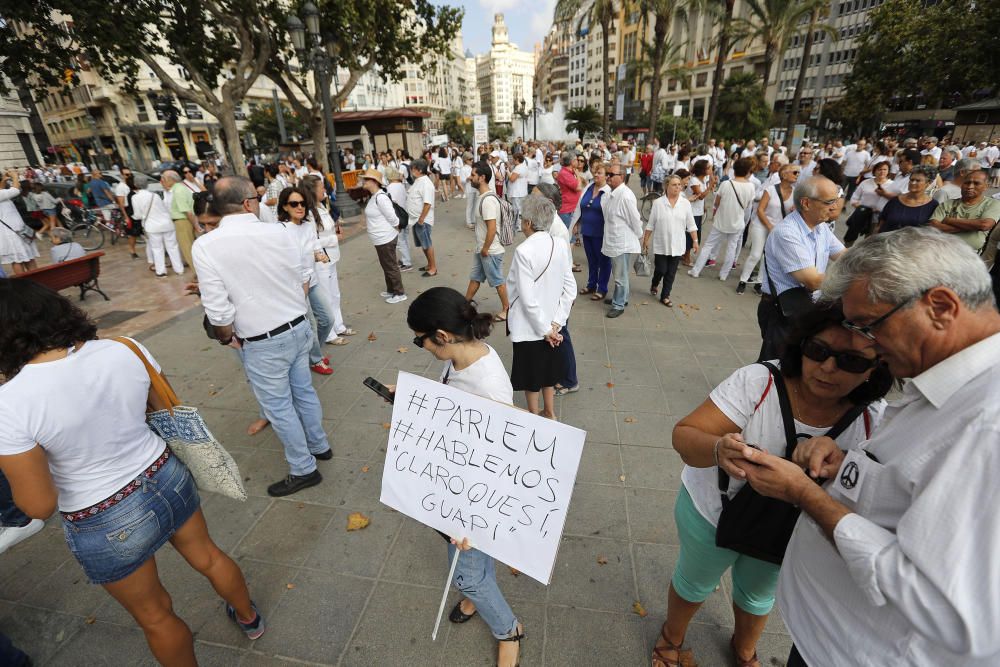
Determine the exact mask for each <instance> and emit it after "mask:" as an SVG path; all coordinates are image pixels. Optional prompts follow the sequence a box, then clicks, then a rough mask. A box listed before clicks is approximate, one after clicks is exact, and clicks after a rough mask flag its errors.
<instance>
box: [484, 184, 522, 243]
mask: <svg viewBox="0 0 1000 667" xmlns="http://www.w3.org/2000/svg"><path fill="white" fill-rule="evenodd" d="M488 194H489V196H490V197H495V198H496V200H497V203H498V204H499V205H500V215H499V216H497V217H498V219H497V239H498V240H499V241H500V245H503V246H509V245H512V244H513V243H514V233H515V232H516V230H517V225H518V217H519V216H518V214H517V209H516V208H514V205H513V204H511V203H510V202H509V201H507V200H506V199H501V198H500V197H497V196H496V195H495V194H493V193H492V192H490V193H488ZM479 217H480V218H482V217H483V203H482V202H479Z"/></svg>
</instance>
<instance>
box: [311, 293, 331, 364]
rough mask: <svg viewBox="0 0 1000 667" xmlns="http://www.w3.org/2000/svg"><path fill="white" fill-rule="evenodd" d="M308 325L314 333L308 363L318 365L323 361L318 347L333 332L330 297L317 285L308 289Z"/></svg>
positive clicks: (321, 351) (321, 352)
mask: <svg viewBox="0 0 1000 667" xmlns="http://www.w3.org/2000/svg"><path fill="white" fill-rule="evenodd" d="M309 323H310V324H311V325H312V329H313V331H314V334H313V341H312V347H311V348H310V350H309V363H310V364H318V363H320V362H321V361H323V350H322V349H321V348H320V345H321V344H322V343H325V342H326V337H327V336H329V335H330V332H331V331H333V311H332V310H331V309H330V297H329V295H328V294H327V292H326V288H324V287H321V286H320V285H319V284H318V283H317V284H316V285H313V286H312V287H310V288H309ZM314 323H315V324H314Z"/></svg>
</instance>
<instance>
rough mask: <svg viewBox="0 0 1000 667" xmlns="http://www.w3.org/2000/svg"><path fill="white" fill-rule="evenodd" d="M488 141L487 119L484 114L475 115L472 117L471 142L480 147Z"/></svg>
mask: <svg viewBox="0 0 1000 667" xmlns="http://www.w3.org/2000/svg"><path fill="white" fill-rule="evenodd" d="M489 140H490V135H489V117H488V116H487V115H486V114H484V113H481V114H476V115H475V116H473V117H472V141H473V143H475V144H476V145H477V146H480V145H482V144H485V143H488V142H489Z"/></svg>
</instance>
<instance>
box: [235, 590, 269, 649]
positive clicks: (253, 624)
mask: <svg viewBox="0 0 1000 667" xmlns="http://www.w3.org/2000/svg"><path fill="white" fill-rule="evenodd" d="M250 606H251V607H252V608H253V620H252V621H250V622H249V623H244V622H243V621H241V620H240V619H238V618H236V610H235V609H233V608H232V607H231V606H229V605H228V604H227V605H226V616H228V617H229V618H231V619H233V622H234V623H236V625H238V626H240V630H242V631H243V632H245V633H246V635H247V638H248V639H260V636H261V635H262V634H264V630H266V629H267V628H266V627H265V626H264V617H263V616H261V615H260V612H259V611H257V605H256V604H255V603H254V602H253V601H252V600H251V601H250Z"/></svg>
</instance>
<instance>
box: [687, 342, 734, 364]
mask: <svg viewBox="0 0 1000 667" xmlns="http://www.w3.org/2000/svg"><path fill="white" fill-rule="evenodd" d="M695 356H696V357H697V358H698V362H699V363H700V364H701V365H702V366H703V367H706V368H712V367H723V368H732V367H734V366H739V365H740V358H739V355H737V354H736V352H735V351H734V350H733V349H732V348H731V347H729V345H728V344H727V345H726V346H725V347H722V346H714V345H712V346H709V345H706V346H701V344H699V347H698V348H697V349H696V350H695Z"/></svg>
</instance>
